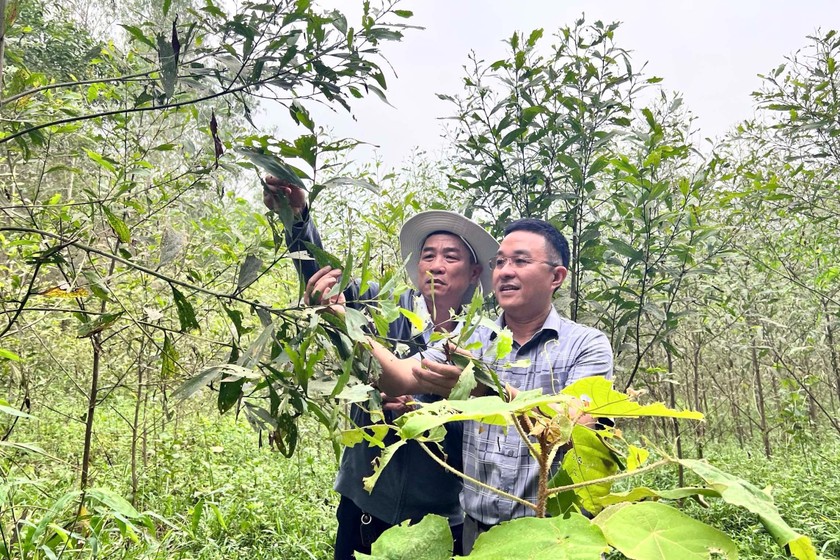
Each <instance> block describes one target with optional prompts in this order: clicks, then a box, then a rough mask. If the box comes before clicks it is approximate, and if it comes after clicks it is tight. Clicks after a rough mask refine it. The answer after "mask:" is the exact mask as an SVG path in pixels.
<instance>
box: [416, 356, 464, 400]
mask: <svg viewBox="0 0 840 560" xmlns="http://www.w3.org/2000/svg"><path fill="white" fill-rule="evenodd" d="M420 364H421V367H417V366H415V367H413V368H411V373H412V374H413V375H414V378H415V379H416V380H417V382H418V383H420V386H421V387H422V388H423V391H422V392H424V393H434V394H436V395H440V396H442V397H448V396H449V393H450V392H452V388H453V387H455V384H456V383H457V382H458V379H459V378H460V377H461V371H462V370H461V368H460V367H458V366H453V365H450V364H439V363H437V362H433V361H432V360H427V359H423V360H422V361H421V362H420Z"/></svg>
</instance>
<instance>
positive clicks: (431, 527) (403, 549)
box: [356, 515, 452, 560]
mask: <svg viewBox="0 0 840 560" xmlns="http://www.w3.org/2000/svg"><path fill="white" fill-rule="evenodd" d="M386 533H387V534H388V536H387V537H386V538H381V539H378V540H377V541H376V542H375V543H374V544H373V547H372V549H371V553H370V554H363V553H356V557H357V558H359V560H362V559H364V560H398V559H399V558H406V557H411V558H417V559H418V560H448V559H449V558H452V533H451V532H450V531H449V520H448V519H446V518H445V517H441V516H439V515H427V516H426V517H424V518H423V519H421V520H420V521H419V522H418V523H416V524H414V525H410V524H409V523H408V522H405V523H403V524H401V525H397V526H395V527H392V528H390V529H388V530H387V531H386ZM383 536H384V534H383Z"/></svg>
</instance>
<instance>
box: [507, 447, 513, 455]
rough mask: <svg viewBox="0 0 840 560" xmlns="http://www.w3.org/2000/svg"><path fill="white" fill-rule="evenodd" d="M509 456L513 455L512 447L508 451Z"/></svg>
mask: <svg viewBox="0 0 840 560" xmlns="http://www.w3.org/2000/svg"><path fill="white" fill-rule="evenodd" d="M507 456H508V457H513V450H512V449H509V450H508V452H507Z"/></svg>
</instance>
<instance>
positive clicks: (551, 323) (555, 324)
mask: <svg viewBox="0 0 840 560" xmlns="http://www.w3.org/2000/svg"><path fill="white" fill-rule="evenodd" d="M496 325H497V326H498V327H499V328H500V329H503V328H504V327H505V312H504V311H502V313H501V315H499V318H498V319H496ZM562 325H563V320H562V319H561V318H560V314H559V313H557V310H556V309H554V306H553V305H552V306H551V310H549V312H548V316H547V317H546V318H545V321H543V325H542V327H540V330H538V331H537V332H536V333H534V336H537V335H538V334H542V333H543V332H544V331H554V333H555V335H557V336H558V337H559V336H560V327H561V326H562ZM495 338H496V333H495V332H494V333H491V334H490V340H494V339H495Z"/></svg>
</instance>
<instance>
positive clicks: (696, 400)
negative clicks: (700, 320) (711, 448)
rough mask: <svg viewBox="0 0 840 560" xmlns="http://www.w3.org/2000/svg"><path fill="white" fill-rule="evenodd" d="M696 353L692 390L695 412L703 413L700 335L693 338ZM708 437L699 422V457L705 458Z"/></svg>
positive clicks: (693, 355) (692, 368)
mask: <svg viewBox="0 0 840 560" xmlns="http://www.w3.org/2000/svg"><path fill="white" fill-rule="evenodd" d="M692 342H693V343H694V344H693V349H694V353H693V354H692V356H691V371H692V373H693V374H694V375H693V377H694V379H693V383H692V388H693V391H694V410H696V411H698V412H703V408H702V406H701V403H700V351H701V349H702V342H701V339H700V335H699V334H695V335H694V336H693V337H692ZM705 435H706V427H705V424H704V423H703V422H697V425H696V427H695V429H694V441H695V447H696V448H697V457H698V458H700V459H702V458H703V438H704V437H705Z"/></svg>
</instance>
